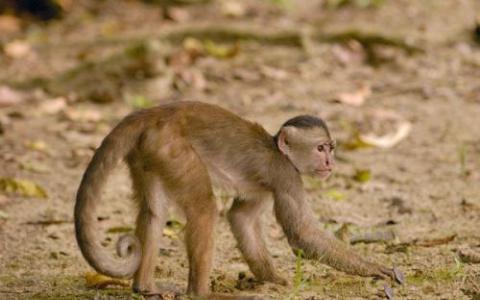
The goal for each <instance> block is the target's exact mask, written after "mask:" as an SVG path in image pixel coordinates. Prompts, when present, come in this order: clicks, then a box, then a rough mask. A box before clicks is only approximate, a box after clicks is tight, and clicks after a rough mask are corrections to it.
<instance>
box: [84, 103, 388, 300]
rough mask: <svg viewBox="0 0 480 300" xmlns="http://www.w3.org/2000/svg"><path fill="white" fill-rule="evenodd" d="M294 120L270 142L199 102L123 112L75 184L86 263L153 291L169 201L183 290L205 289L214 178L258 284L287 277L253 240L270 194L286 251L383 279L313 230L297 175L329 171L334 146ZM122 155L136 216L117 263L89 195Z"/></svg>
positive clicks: (325, 135) (320, 131)
mask: <svg viewBox="0 0 480 300" xmlns="http://www.w3.org/2000/svg"><path fill="white" fill-rule="evenodd" d="M299 124H300V125H301V126H297V127H295V126H293V127H292V126H285V127H282V129H281V131H280V132H279V134H278V135H277V136H276V137H275V138H274V137H272V136H271V135H270V134H268V133H267V132H266V131H265V130H264V129H263V128H262V127H261V126H260V125H258V124H254V123H251V122H248V121H245V120H244V119H242V118H240V117H238V116H236V115H234V114H232V113H230V112H228V111H226V110H224V109H221V108H219V107H218V106H214V105H208V104H203V103H198V102H181V103H175V104H167V105H163V106H159V107H156V108H152V109H148V110H143V111H140V112H137V113H134V114H132V115H130V116H128V117H126V118H125V119H124V120H123V121H122V122H121V123H120V124H119V125H118V126H117V127H115V129H113V130H112V132H111V133H110V134H109V135H108V136H107V137H106V138H105V139H104V141H103V142H102V145H101V146H100V147H99V149H98V150H97V151H96V153H95V155H94V157H93V158H92V161H91V163H90V164H89V166H88V168H87V170H86V172H85V174H84V176H83V179H82V183H81V184H80V188H79V190H78V194H77V202H76V206H75V229H76V236H77V240H78V244H79V246H80V249H81V250H82V253H83V255H84V256H85V258H86V260H87V261H88V262H89V263H90V265H92V266H93V267H94V268H95V269H96V270H97V271H98V272H100V273H103V274H107V275H110V276H115V277H129V276H132V275H133V276H134V283H133V287H134V289H135V290H136V291H139V292H142V293H145V294H149V293H156V292H158V291H156V288H155V285H154V281H153V269H154V265H155V256H156V253H157V252H158V243H159V241H158V239H159V237H160V235H161V232H162V227H163V225H164V223H165V213H166V211H167V207H168V200H171V201H174V202H175V203H177V204H178V205H179V206H180V207H181V208H182V209H183V211H184V212H185V215H186V217H187V224H186V231H185V233H186V234H185V239H186V245H187V254H188V261H189V266H190V271H189V278H188V289H187V292H188V293H189V294H192V295H200V296H204V295H208V294H209V274H210V270H211V268H212V258H213V248H214V228H215V223H216V220H217V216H218V212H217V207H216V204H215V201H214V198H213V192H212V181H213V183H214V184H222V185H224V186H227V187H228V188H232V189H234V190H236V191H237V194H238V195H239V196H238V197H237V198H236V199H235V201H234V203H233V205H232V208H231V209H230V212H229V213H228V219H229V222H230V225H231V228H232V231H233V233H234V236H235V238H236V239H237V241H238V246H239V249H240V250H241V252H242V254H243V256H244V258H245V260H246V262H247V263H248V265H249V267H250V269H251V270H252V272H253V273H254V275H255V276H256V277H257V279H258V280H261V281H271V282H275V283H279V284H286V283H287V281H286V280H285V279H283V278H282V277H280V276H279V275H278V274H277V273H276V271H275V269H274V266H273V262H272V258H271V255H270V254H269V252H268V250H267V247H266V246H265V242H264V240H263V237H262V231H261V227H260V216H261V214H262V212H263V208H264V207H265V204H266V199H268V198H269V197H268V196H269V195H273V197H274V210H275V215H276V217H277V220H278V222H279V223H280V224H281V226H282V228H283V230H284V231H285V233H286V235H287V238H288V242H289V243H290V245H291V246H292V248H293V249H302V250H303V252H304V254H305V256H306V257H307V258H314V259H320V260H321V261H323V262H325V263H327V264H329V265H331V266H333V267H335V268H337V269H339V270H342V271H345V272H347V273H351V274H357V275H362V276H378V277H387V276H390V277H392V276H393V272H392V271H391V270H390V269H387V268H385V267H382V266H380V265H378V264H375V263H372V262H369V261H367V260H365V259H363V258H361V257H360V256H359V255H357V254H355V253H354V252H352V250H350V249H349V248H348V247H347V246H346V245H344V244H343V243H342V242H340V241H338V240H336V239H335V238H334V237H332V236H331V235H330V234H328V233H326V232H324V231H322V230H321V229H320V227H319V224H317V221H316V220H315V217H314V216H313V215H312V211H311V209H310V207H309V206H308V203H307V201H306V199H305V193H304V190H303V186H302V181H301V177H300V173H299V171H301V172H305V173H311V172H314V171H315V170H314V169H315V168H318V167H320V168H329V170H331V168H332V167H333V158H332V157H331V155H332V154H331V153H333V149H330V150H331V151H330V150H329V149H328V147H327V148H326V149H327V150H326V152H325V151H324V152H321V151H320V152H318V151H316V150H315V151H314V150H312V149H316V148H312V149H310V148H311V147H316V144H317V143H319V142H322V143H323V142H327V143H329V141H330V133H329V132H328V129H327V128H326V125H325V124H324V123H323V121H322V122H321V123H319V124H320V125H322V126H317V127H313V128H303V127H304V125H305V124H303V123H299ZM287 125H288V124H287ZM307 125H308V124H307ZM283 131H284V132H283ZM302 133H303V134H302ZM309 147H310V148H309ZM300 148H301V149H302V150H299V149H300ZM121 160H125V161H126V162H127V164H128V166H129V169H130V172H131V177H132V180H133V188H134V191H135V194H136V199H137V201H138V203H139V205H140V212H139V214H138V219H137V229H136V232H135V236H134V237H127V238H122V239H121V240H120V242H119V245H118V249H119V250H118V252H119V254H121V256H123V257H124V258H125V257H126V259H125V260H124V261H118V262H117V261H115V260H113V259H112V258H110V256H109V255H107V254H106V253H104V252H103V251H102V248H101V247H100V246H99V245H98V242H97V241H96V231H95V217H94V215H95V206H96V204H95V203H96V201H95V198H96V197H98V195H100V191H101V188H102V186H103V183H104V182H105V180H106V177H107V175H108V173H109V172H111V171H112V169H113V168H114V167H115V165H116V164H117V163H118V162H119V161H121ZM329 172H330V171H328V174H329ZM322 174H323V173H322ZM128 249H129V250H128ZM212 297H214V296H212ZM215 297H220V298H221V296H218V295H217V296H215Z"/></svg>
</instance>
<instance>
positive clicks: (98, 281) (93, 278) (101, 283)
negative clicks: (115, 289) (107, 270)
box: [85, 272, 130, 289]
mask: <svg viewBox="0 0 480 300" xmlns="http://www.w3.org/2000/svg"><path fill="white" fill-rule="evenodd" d="M85 281H86V285H87V287H88V288H95V289H104V288H106V287H108V286H109V285H117V286H122V287H129V286H130V282H129V281H128V280H124V279H116V278H111V277H108V276H105V275H102V274H98V273H93V272H89V273H86V274H85Z"/></svg>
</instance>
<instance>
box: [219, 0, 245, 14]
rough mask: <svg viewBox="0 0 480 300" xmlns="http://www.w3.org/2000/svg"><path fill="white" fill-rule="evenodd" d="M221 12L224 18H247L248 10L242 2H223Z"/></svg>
mask: <svg viewBox="0 0 480 300" xmlns="http://www.w3.org/2000/svg"><path fill="white" fill-rule="evenodd" d="M221 4H222V6H221V11H222V14H223V15H224V16H227V17H232V18H239V17H243V16H245V14H246V12H247V10H246V8H245V4H244V3H242V2H241V1H232V0H230V1H222V3H221Z"/></svg>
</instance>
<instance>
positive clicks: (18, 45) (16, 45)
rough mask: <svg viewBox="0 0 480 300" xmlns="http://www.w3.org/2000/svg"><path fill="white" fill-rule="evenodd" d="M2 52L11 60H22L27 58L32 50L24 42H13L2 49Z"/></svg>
mask: <svg viewBox="0 0 480 300" xmlns="http://www.w3.org/2000/svg"><path fill="white" fill-rule="evenodd" d="M3 51H4V52H5V54H6V55H7V56H10V57H12V58H22V57H25V56H27V55H28V54H29V53H30V52H31V51H32V48H31V46H30V44H29V43H28V42H26V41H22V40H14V41H11V42H10V43H7V44H6V45H5V46H4V47H3Z"/></svg>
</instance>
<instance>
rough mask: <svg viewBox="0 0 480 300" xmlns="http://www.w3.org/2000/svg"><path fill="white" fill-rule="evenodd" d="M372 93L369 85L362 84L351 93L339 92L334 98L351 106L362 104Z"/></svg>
mask: <svg viewBox="0 0 480 300" xmlns="http://www.w3.org/2000/svg"><path fill="white" fill-rule="evenodd" d="M371 94H372V90H371V88H370V86H368V85H363V86H362V87H361V88H360V89H358V90H357V91H354V92H351V93H340V94H338V96H337V97H335V100H336V101H338V102H340V103H344V104H348V105H351V106H362V105H363V104H364V103H365V101H366V99H367V98H368V97H369V96H370V95H371Z"/></svg>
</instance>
